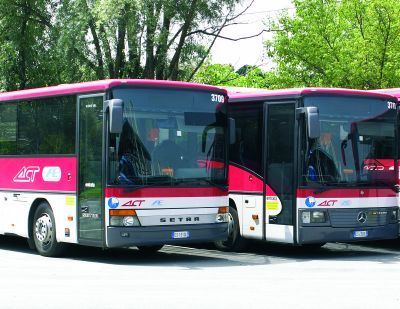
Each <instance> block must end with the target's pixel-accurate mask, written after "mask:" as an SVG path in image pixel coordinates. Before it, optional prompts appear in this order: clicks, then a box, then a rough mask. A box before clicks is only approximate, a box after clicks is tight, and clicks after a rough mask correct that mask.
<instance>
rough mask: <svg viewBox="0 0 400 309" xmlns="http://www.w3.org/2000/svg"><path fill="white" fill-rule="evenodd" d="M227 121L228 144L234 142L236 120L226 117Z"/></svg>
mask: <svg viewBox="0 0 400 309" xmlns="http://www.w3.org/2000/svg"><path fill="white" fill-rule="evenodd" d="M228 121H229V122H228V123H229V144H231V145H233V144H234V143H236V122H235V119H233V118H228Z"/></svg>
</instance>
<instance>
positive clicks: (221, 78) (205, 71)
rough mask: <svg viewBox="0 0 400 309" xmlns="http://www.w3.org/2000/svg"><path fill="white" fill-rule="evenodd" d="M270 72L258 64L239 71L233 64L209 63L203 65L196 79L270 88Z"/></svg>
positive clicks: (229, 84) (234, 85) (231, 85)
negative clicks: (266, 71) (265, 71)
mask: <svg viewBox="0 0 400 309" xmlns="http://www.w3.org/2000/svg"><path fill="white" fill-rule="evenodd" d="M267 75H268V73H264V72H263V71H262V70H261V69H260V68H258V67H256V66H247V65H246V66H243V67H242V68H240V69H239V70H238V71H236V72H235V69H234V67H233V66H231V65H224V64H208V65H204V66H202V68H201V69H200V70H199V72H198V73H197V74H196V76H195V78H194V81H195V82H199V83H204V84H210V85H215V86H227V87H228V86H229V87H247V88H268V84H267V81H268V76H267Z"/></svg>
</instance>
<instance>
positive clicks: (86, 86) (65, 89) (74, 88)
mask: <svg viewBox="0 0 400 309" xmlns="http://www.w3.org/2000/svg"><path fill="white" fill-rule="evenodd" d="M120 85H134V86H145V87H174V88H185V89H198V90H209V91H218V92H221V90H222V92H225V94H226V90H224V89H221V88H218V87H214V86H209V85H204V84H194V83H187V82H178V81H165V80H147V79H108V80H99V81H91V82H83V83H75V84H62V85H58V86H50V87H42V88H35V89H26V90H19V91H11V92H3V93H0V102H1V101H13V100H21V99H28V98H29V99H31V98H39V97H48V96H58V95H67V94H76V93H88V92H96V91H106V90H107V89H110V88H112V87H116V86H120Z"/></svg>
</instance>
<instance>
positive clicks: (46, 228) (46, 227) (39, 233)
mask: <svg viewBox="0 0 400 309" xmlns="http://www.w3.org/2000/svg"><path fill="white" fill-rule="evenodd" d="M52 231H53V224H52V222H51V218H50V216H49V215H48V214H42V216H41V217H39V218H38V219H37V220H36V224H35V234H36V238H37V240H39V241H40V242H42V243H44V244H45V243H48V242H49V241H51V234H52Z"/></svg>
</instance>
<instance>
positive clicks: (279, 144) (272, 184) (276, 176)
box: [263, 102, 297, 243]
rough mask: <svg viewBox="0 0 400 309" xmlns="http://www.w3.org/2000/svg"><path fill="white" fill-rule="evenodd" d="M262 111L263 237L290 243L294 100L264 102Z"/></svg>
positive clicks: (294, 124) (292, 210)
mask: <svg viewBox="0 0 400 309" xmlns="http://www.w3.org/2000/svg"><path fill="white" fill-rule="evenodd" d="M264 112H265V115H266V117H265V124H264V128H265V133H264V138H265V142H264V143H265V147H264V156H263V157H264V166H265V167H266V168H265V169H264V173H265V175H264V179H265V188H264V190H265V192H264V199H265V200H264V205H265V207H264V209H265V214H264V217H265V224H264V226H265V229H264V232H265V239H266V240H269V241H277V242H283V243H293V242H294V222H295V215H294V214H295V173H294V171H295V165H296V161H295V153H296V152H295V149H296V144H297V141H296V138H295V136H296V135H295V131H296V126H297V125H296V103H295V102H279V103H276V102H266V103H265V104H264Z"/></svg>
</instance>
